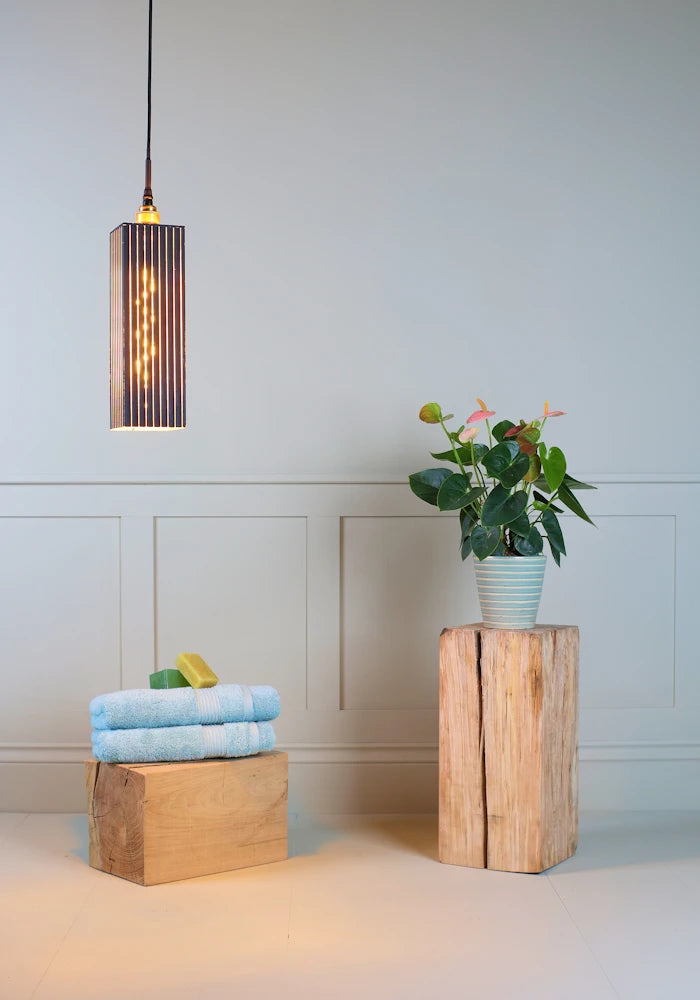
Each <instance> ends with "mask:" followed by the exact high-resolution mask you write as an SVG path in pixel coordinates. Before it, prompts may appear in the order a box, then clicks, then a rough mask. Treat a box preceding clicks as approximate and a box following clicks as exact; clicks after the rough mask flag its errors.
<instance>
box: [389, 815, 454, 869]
mask: <svg viewBox="0 0 700 1000" xmlns="http://www.w3.org/2000/svg"><path fill="white" fill-rule="evenodd" d="M372 829H373V831H374V832H375V833H379V834H380V835H381V836H382V837H383V838H384V839H385V840H387V841H390V842H391V843H392V844H395V845H396V846H397V847H402V848H403V849H404V850H405V851H407V852H408V853H410V854H419V855H421V856H422V857H424V858H428V859H429V860H430V861H438V860H439V858H438V818H437V816H434V815H431V814H425V815H424V814H420V815H416V814H412V815H392V816H375V817H373V818H372Z"/></svg>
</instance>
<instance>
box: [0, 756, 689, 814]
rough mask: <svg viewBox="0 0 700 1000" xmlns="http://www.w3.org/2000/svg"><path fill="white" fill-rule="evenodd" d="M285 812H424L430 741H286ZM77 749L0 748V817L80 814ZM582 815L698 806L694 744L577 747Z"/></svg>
mask: <svg viewBox="0 0 700 1000" xmlns="http://www.w3.org/2000/svg"><path fill="white" fill-rule="evenodd" d="M279 749H281V750H285V751H286V752H287V753H289V761H290V812H291V813H292V815H294V816H304V815H312V814H319V815H321V814H332V813H434V812H436V810H437V747H436V746H435V745H432V744H420V743H419V744H356V745H352V744H323V745H321V744H288V745H280V747H279ZM89 756H90V748H89V746H88V745H83V744H72V743H65V744H51V745H40V744H7V743H5V744H2V745H0V811H8V812H84V810H85V787H84V773H83V766H82V762H83V760H85V758H87V757H89ZM579 799H580V806H581V808H582V809H700V743H651V742H646V743H645V742H639V743H595V744H594V743H589V744H584V745H582V746H581V748H580V796H579Z"/></svg>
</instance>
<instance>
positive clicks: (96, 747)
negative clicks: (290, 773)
mask: <svg viewBox="0 0 700 1000" xmlns="http://www.w3.org/2000/svg"><path fill="white" fill-rule="evenodd" d="M274 745H275V731H274V729H273V728H272V726H271V725H270V723H269V722H260V723H258V722H227V723H225V724H224V725H221V726H167V727H163V728H158V729H98V730H95V731H94V732H93V734H92V752H93V755H94V756H95V757H96V758H97V760H102V761H106V762H108V763H110V764H144V763H148V762H152V763H156V762H159V761H166V760H170V761H176V760H204V759H205V758H206V757H249V756H251V755H252V754H256V753H259V752H260V751H261V750H272V748H273V747H274Z"/></svg>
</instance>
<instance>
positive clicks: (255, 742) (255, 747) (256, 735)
mask: <svg viewBox="0 0 700 1000" xmlns="http://www.w3.org/2000/svg"><path fill="white" fill-rule="evenodd" d="M248 740H249V742H250V753H260V730H259V729H258V727H257V725H256V724H255V723H254V722H249V723H248Z"/></svg>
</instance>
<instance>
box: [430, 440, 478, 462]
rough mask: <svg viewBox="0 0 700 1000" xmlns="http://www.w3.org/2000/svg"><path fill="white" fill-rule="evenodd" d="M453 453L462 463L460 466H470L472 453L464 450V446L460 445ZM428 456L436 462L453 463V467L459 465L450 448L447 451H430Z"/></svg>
mask: <svg viewBox="0 0 700 1000" xmlns="http://www.w3.org/2000/svg"><path fill="white" fill-rule="evenodd" d="M455 451H456V452H457V455H458V457H459V459H460V461H461V462H462V465H471V464H472V453H471V449H469V448H465V447H464V445H460V446H459V448H456V449H455ZM430 454H431V455H432V457H433V458H434V459H436V460H437V461H438V462H454V464H455V465H459V462H458V461H457V459H456V458H455V453H454V451H452V449H451V448H450V449H449V451H431V452H430Z"/></svg>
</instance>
